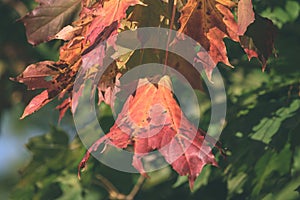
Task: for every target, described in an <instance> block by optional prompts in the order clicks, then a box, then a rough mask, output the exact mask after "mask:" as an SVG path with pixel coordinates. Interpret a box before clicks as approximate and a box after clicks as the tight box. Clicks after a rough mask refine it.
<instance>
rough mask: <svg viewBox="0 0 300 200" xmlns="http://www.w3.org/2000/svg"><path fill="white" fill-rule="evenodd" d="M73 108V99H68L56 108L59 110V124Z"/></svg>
mask: <svg viewBox="0 0 300 200" xmlns="http://www.w3.org/2000/svg"><path fill="white" fill-rule="evenodd" d="M70 107H71V98H70V97H68V98H66V99H65V100H64V101H63V102H62V103H61V104H60V105H58V106H56V109H58V110H59V119H58V122H60V121H61V120H62V118H63V117H64V115H65V113H66V111H67V110H68V109H69V108H70Z"/></svg>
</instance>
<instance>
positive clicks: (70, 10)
mask: <svg viewBox="0 0 300 200" xmlns="http://www.w3.org/2000/svg"><path fill="white" fill-rule="evenodd" d="M80 2H81V1H78V0H72V1H61V0H40V1H39V3H40V5H39V6H38V7H37V8H36V9H35V10H33V11H32V12H31V13H29V14H28V15H26V16H25V17H24V18H23V19H22V21H23V22H24V24H25V26H26V30H27V36H28V40H29V42H30V43H31V44H34V45H36V44H38V43H40V42H44V41H47V40H50V39H62V40H67V41H68V42H67V43H65V44H64V45H63V46H62V47H61V48H60V56H59V61H57V62H53V61H43V62H39V63H36V64H32V65H30V66H28V67H27V68H26V69H25V71H24V72H23V73H22V74H21V75H20V76H18V77H17V78H15V79H13V80H15V81H18V82H21V83H25V84H26V85H27V86H28V89H31V90H34V89H38V88H46V90H44V91H43V92H42V94H40V95H38V96H36V97H35V98H33V99H32V101H31V102H30V103H29V105H28V106H27V107H26V109H25V110H24V113H23V115H22V117H21V118H24V117H26V116H28V115H29V114H31V113H33V112H35V111H37V110H39V109H40V108H41V107H43V106H44V105H46V104H47V103H48V102H50V101H51V100H53V99H54V98H55V97H56V96H58V98H59V99H61V98H63V97H64V95H66V94H68V95H69V97H67V99H66V100H65V101H64V102H62V104H61V105H59V106H58V107H57V109H59V111H60V116H59V118H60V120H61V118H62V116H63V115H64V113H65V112H66V110H67V109H68V108H70V107H71V102H72V101H74V100H75V101H77V98H75V99H73V98H72V95H71V92H72V88H73V84H74V80H75V77H76V75H77V73H78V70H79V68H80V67H81V66H82V67H83V68H87V65H94V64H98V65H101V62H102V59H103V58H104V56H105V48H106V44H104V43H102V42H103V41H105V40H107V39H108V38H109V37H110V36H112V35H113V34H115V33H116V30H117V28H118V26H119V23H120V21H121V19H122V18H124V17H125V16H126V10H127V9H128V7H129V6H132V5H135V4H140V5H144V4H143V3H142V2H140V1H138V0H123V1H119V0H110V1H104V2H96V3H94V4H92V5H89V3H87V2H83V4H82V5H83V7H82V9H81V12H80V16H79V19H78V20H76V21H75V22H73V23H72V25H68V26H66V27H64V28H63V29H62V30H61V28H62V27H63V26H64V25H66V23H67V22H68V21H69V20H70V19H72V18H73V15H74V14H75V13H77V11H78V6H79V5H80ZM87 6H89V7H87ZM99 45H100V47H99ZM99 49H100V50H99ZM95 50H96V51H95ZM99 51H100V52H99ZM96 53H99V54H96ZM91 61H93V63H91ZM116 73H117V72H116ZM104 76H106V77H109V78H110V79H112V80H114V79H115V74H112V75H108V74H104ZM106 79H107V78H106ZM104 82H107V81H104ZM99 85H101V87H99V89H100V88H101V89H103V88H104V87H103V82H101V81H100V83H99ZM104 85H105V84H104ZM105 86H106V87H110V86H109V85H107V84H106V85H105ZM113 90H114V87H113V86H112V87H110V90H108V89H105V91H107V92H108V94H106V95H105V94H104V96H105V97H106V98H101V100H104V101H106V102H108V101H110V100H109V99H112V98H113V95H114V94H115V92H114V91H113ZM99 93H101V91H100V92H99ZM75 96H76V95H75ZM74 104H75V105H76V102H75V103H73V105H74ZM72 110H73V111H75V109H72Z"/></svg>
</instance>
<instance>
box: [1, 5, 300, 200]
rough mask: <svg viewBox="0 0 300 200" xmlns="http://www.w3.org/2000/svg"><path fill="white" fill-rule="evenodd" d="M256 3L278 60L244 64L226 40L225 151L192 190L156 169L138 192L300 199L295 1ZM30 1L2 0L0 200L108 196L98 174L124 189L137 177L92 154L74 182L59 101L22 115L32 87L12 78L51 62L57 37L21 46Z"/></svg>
mask: <svg viewBox="0 0 300 200" xmlns="http://www.w3.org/2000/svg"><path fill="white" fill-rule="evenodd" d="M253 3H254V6H255V9H256V11H257V12H258V13H260V14H261V15H262V16H264V17H268V18H270V19H271V20H272V21H273V22H274V24H275V25H276V26H277V28H278V33H277V38H276V43H275V47H276V49H277V55H278V57H277V58H271V59H270V61H269V63H268V68H267V70H266V72H264V73H262V72H261V69H260V66H259V63H258V62H257V60H255V59H253V60H251V61H250V62H248V60H247V58H246V56H245V55H244V53H243V52H242V50H241V48H240V47H239V46H238V45H237V44H236V43H233V42H231V41H228V40H226V44H227V46H228V49H229V50H230V51H229V57H230V61H231V63H232V64H233V65H234V66H236V68H235V69H230V68H228V67H226V66H223V65H220V66H219V69H220V71H221V73H222V75H223V78H224V82H225V85H226V92H227V97H228V107H227V109H228V112H227V119H226V127H225V129H224V131H223V133H222V136H221V138H220V140H221V142H222V144H223V147H224V149H225V152H226V155H227V158H226V159H222V158H221V156H220V155H219V154H217V157H218V160H219V163H220V168H215V167H211V166H207V167H205V168H204V170H203V172H202V174H201V175H200V176H199V177H198V179H197V180H196V183H195V188H194V191H193V192H190V190H189V187H188V182H187V178H186V177H179V176H178V175H177V174H176V173H175V172H174V171H173V170H172V169H171V168H169V167H167V168H164V169H162V170H159V171H156V172H153V173H151V174H150V176H151V179H148V180H146V183H145V185H144V186H143V188H142V189H141V191H140V192H139V193H138V195H137V196H136V199H266V200H268V199H270V200H271V199H272V200H273V199H299V198H300V196H299V191H300V134H299V133H300V99H299V95H300V71H299V67H300V56H299V55H298V54H299V52H300V17H299V11H300V4H299V2H298V1H292V0H290V1H287V0H281V1H278V0H261V1H259V0H254V1H253ZM34 5H35V4H34V2H33V1H31V0H26V1H16V0H1V1H0V84H1V87H0V94H1V98H0V120H1V124H0V199H9V198H13V199H59V198H60V199H71V198H73V199H107V198H108V197H107V195H108V193H107V190H106V189H104V187H103V186H102V185H103V184H102V183H101V181H100V180H103V179H102V178H101V176H105V177H106V178H107V179H108V180H109V181H110V182H111V183H113V184H114V185H115V187H117V189H118V190H119V191H120V192H122V193H125V194H127V193H128V192H129V191H130V190H131V188H132V187H133V186H134V184H135V182H136V181H137V179H138V175H136V174H133V175H132V174H126V173H122V172H118V171H115V170H113V169H110V168H108V167H106V166H104V165H102V164H101V163H99V162H98V161H96V160H94V159H91V161H90V162H89V168H88V170H87V171H86V172H85V173H84V175H83V179H82V181H79V180H78V179H77V164H78V163H79V161H80V159H81V157H82V155H83V154H84V152H85V149H84V148H83V147H82V145H81V143H80V141H79V140H78V139H77V138H76V136H75V135H76V132H75V130H74V126H73V121H72V117H71V114H70V113H67V115H66V117H65V118H64V119H63V120H62V122H61V123H60V125H58V124H57V119H58V111H56V110H55V109H54V108H55V106H56V105H57V102H55V101H54V102H52V103H50V104H49V105H47V106H45V107H44V108H42V109H41V110H40V111H38V112H37V113H35V114H33V115H31V116H29V117H27V118H25V119H24V120H19V117H20V116H21V114H22V111H23V109H24V106H25V105H27V103H28V102H29V100H30V99H31V98H32V97H33V96H34V95H35V94H36V93H37V92H38V91H37V92H32V91H30V92H28V91H26V87H25V86H24V85H22V84H18V83H15V82H12V81H10V80H9V77H15V76H16V75H18V74H19V73H21V72H22V71H23V70H24V68H25V67H26V66H27V65H29V64H31V63H35V62H37V61H42V60H48V59H50V60H56V59H57V57H58V54H57V49H58V47H59V45H60V44H61V43H60V42H59V41H53V42H49V43H47V44H41V45H38V46H36V47H32V46H31V45H29V44H28V43H27V41H26V36H25V29H24V26H23V25H22V23H21V22H18V21H17V19H18V18H20V17H21V16H24V15H25V14H26V13H27V12H28V10H31V9H33V8H34ZM199 98H200V101H201V102H202V107H201V108H200V109H201V112H202V113H201V114H202V115H201V116H203V117H202V118H201V122H200V123H201V124H200V125H201V127H204V128H205V127H207V125H208V123H209V119H210V114H209V111H210V109H209V99H208V98H207V97H206V96H205V95H203V94H199ZM100 120H106V121H109V122H110V123H107V127H106V128H104V129H105V130H108V129H109V125H111V120H110V118H109V116H105V115H103V116H101V119H100ZM57 127H58V128H57ZM45 133H47V134H45ZM74 138H75V139H74ZM25 144H26V145H25ZM26 166H27V167H26ZM20 169H21V170H20ZM20 174H21V175H20ZM102 182H103V181H102Z"/></svg>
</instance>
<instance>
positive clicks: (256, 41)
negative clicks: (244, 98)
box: [178, 0, 275, 80]
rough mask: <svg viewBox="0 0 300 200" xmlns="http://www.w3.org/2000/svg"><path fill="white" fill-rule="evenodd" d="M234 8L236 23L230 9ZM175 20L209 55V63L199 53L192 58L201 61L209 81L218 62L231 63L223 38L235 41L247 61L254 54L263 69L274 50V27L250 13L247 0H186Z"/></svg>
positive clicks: (251, 9) (202, 54) (201, 53)
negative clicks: (239, 45)
mask: <svg viewBox="0 0 300 200" xmlns="http://www.w3.org/2000/svg"><path fill="white" fill-rule="evenodd" d="M236 7H237V8H238V16H237V17H238V19H237V22H236V21H235V19H234V16H233V14H232V12H231V10H232V9H233V8H236ZM179 22H180V24H181V27H180V29H179V30H178V31H179V32H180V33H184V34H186V35H188V36H190V37H192V38H193V39H194V40H196V41H197V42H199V43H200V45H201V46H202V47H203V48H204V49H205V50H206V51H207V52H208V54H209V55H210V57H211V60H212V61H213V62H211V61H209V60H208V58H206V54H205V53H203V52H199V53H198V57H197V58H196V61H197V62H200V63H202V64H203V68H204V70H205V72H206V75H207V77H208V79H209V80H211V74H212V71H213V69H214V67H215V65H216V64H217V63H218V62H223V63H224V64H226V65H228V66H231V64H230V63H229V60H228V57H227V51H226V46H225V43H224V41H223V39H224V38H225V37H227V38H230V39H231V40H233V41H236V42H239V43H240V44H241V46H242V47H243V48H244V50H245V52H246V54H247V55H248V58H249V60H250V59H251V58H253V57H257V58H258V59H259V61H260V62H261V63H262V69H263V70H264V69H265V67H266V62H267V59H268V58H269V57H270V56H271V55H272V53H273V51H274V37H275V27H274V25H273V24H272V22H271V21H270V20H268V19H264V18H262V17H260V16H259V15H256V14H254V11H253V6H252V2H251V0H241V1H239V3H238V4H237V5H236V4H235V3H234V2H233V1H230V0H189V1H188V2H187V4H186V5H185V6H184V7H183V8H182V10H181V16H180V18H179ZM204 60H205V62H203V61H204ZM207 60H208V61H207Z"/></svg>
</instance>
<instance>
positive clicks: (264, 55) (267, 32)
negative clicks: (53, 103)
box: [240, 14, 276, 71]
mask: <svg viewBox="0 0 300 200" xmlns="http://www.w3.org/2000/svg"><path fill="white" fill-rule="evenodd" d="M275 36H276V28H275V26H274V25H273V22H272V21H271V20H269V19H267V18H264V17H261V16H260V15H257V14H255V20H254V22H253V23H252V24H250V25H249V26H248V28H247V31H246V32H245V34H244V35H243V36H241V37H240V43H241V46H242V47H243V48H244V50H245V52H246V53H247V55H248V58H249V59H251V58H253V57H257V58H258V59H259V61H260V62H261V64H262V69H263V71H264V70H265V68H266V67H267V60H268V58H269V57H270V56H271V55H272V54H273V52H274V51H275V47H274V40H275Z"/></svg>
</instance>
